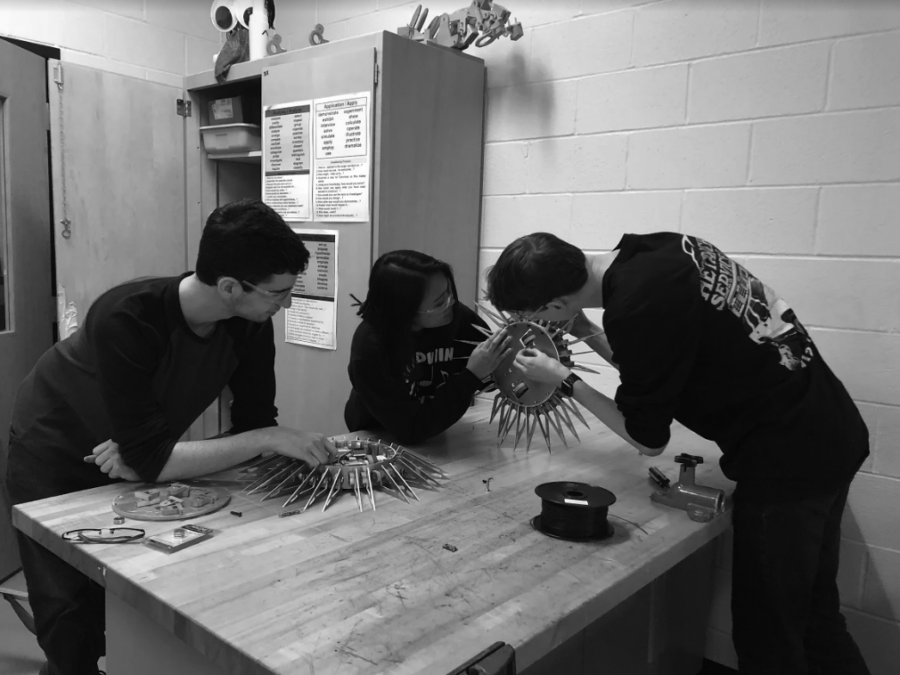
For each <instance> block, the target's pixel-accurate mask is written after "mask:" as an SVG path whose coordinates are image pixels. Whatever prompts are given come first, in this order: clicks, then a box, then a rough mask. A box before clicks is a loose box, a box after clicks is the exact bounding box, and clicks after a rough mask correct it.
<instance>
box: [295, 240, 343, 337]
mask: <svg viewBox="0 0 900 675" xmlns="http://www.w3.org/2000/svg"><path fill="white" fill-rule="evenodd" d="M294 232H296V233H297V234H299V235H300V237H301V239H303V243H304V245H305V246H306V249H307V250H308V251H309V264H308V265H307V266H306V270H305V271H304V272H303V273H302V274H300V275H298V276H297V282H296V283H295V284H294V288H293V289H291V308H290V309H289V310H287V311H286V312H285V319H284V340H285V342H289V343H291V344H295V345H305V346H307V347H318V348H320V349H337V339H336V335H337V292H338V278H337V270H338V232H337V231H336V230H307V229H300V228H294Z"/></svg>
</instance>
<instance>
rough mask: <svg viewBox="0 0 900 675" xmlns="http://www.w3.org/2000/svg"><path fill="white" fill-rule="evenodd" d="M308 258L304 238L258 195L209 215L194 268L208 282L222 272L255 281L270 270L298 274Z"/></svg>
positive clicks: (215, 281) (268, 275) (198, 275)
mask: <svg viewBox="0 0 900 675" xmlns="http://www.w3.org/2000/svg"><path fill="white" fill-rule="evenodd" d="M308 262H309V251H307V250H306V247H305V246H304V245H303V240H302V239H301V238H300V236H299V235H298V234H297V233H296V232H294V231H293V230H291V228H290V227H288V225H287V223H285V222H284V219H283V218H282V217H281V216H279V215H278V214H277V213H276V212H275V211H274V210H273V209H272V208H271V207H269V206H267V205H266V204H264V203H263V202H261V201H260V200H258V199H242V200H240V201H238V202H232V203H230V204H225V205H224V206H220V207H219V208H217V209H216V210H215V211H213V212H212V213H211V214H209V218H207V220H206V227H204V228H203V234H202V235H201V237H200V252H199V253H198V254H197V268H196V272H197V278H198V279H200V281H202V282H203V283H204V284H207V285H209V286H215V285H216V283H217V282H218V281H219V279H220V278H221V277H233V278H234V279H237V280H238V281H247V282H249V283H251V284H257V283H260V282H262V281H265V280H266V279H268V278H269V277H270V276H272V275H273V274H285V273H290V274H299V273H300V272H302V271H303V270H305V269H306V265H307V263H308Z"/></svg>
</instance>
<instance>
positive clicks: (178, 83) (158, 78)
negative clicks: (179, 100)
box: [145, 68, 184, 94]
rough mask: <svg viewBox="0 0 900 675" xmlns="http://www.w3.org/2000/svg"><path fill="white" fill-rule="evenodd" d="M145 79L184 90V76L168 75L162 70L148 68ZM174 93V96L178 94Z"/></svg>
mask: <svg viewBox="0 0 900 675" xmlns="http://www.w3.org/2000/svg"><path fill="white" fill-rule="evenodd" d="M145 79H146V80H148V81H149V82H156V83H158V84H165V85H168V86H170V87H175V88H176V89H184V75H178V74H176V73H166V72H164V71H162V70H153V69H152V68H147V74H146V77H145ZM172 93H173V94H174V93H177V92H172Z"/></svg>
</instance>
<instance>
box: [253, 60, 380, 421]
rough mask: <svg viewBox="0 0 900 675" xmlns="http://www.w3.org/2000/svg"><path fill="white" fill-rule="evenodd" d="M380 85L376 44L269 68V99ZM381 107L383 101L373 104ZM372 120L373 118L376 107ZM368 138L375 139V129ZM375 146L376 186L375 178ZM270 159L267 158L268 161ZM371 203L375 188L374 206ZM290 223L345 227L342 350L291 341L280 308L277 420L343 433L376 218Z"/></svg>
mask: <svg viewBox="0 0 900 675" xmlns="http://www.w3.org/2000/svg"><path fill="white" fill-rule="evenodd" d="M368 91H371V92H373V93H374V91H375V50H374V49H372V48H368V49H361V50H360V51H356V52H350V53H346V54H334V55H329V56H323V57H321V58H310V59H304V60H302V61H297V62H294V63H286V64H283V65H280V66H272V67H270V68H268V69H265V70H263V77H262V104H263V106H270V105H277V104H280V103H291V102H294V101H308V100H310V99H316V98H323V97H326V96H337V95H340V94H356V93H360V92H368ZM374 108H375V109H377V106H374ZM370 117H371V119H370V123H372V124H373V125H374V120H375V118H376V115H375V111H374V110H373V112H372V114H371V116H370ZM371 131H372V130H371V129H370V135H369V138H370V139H372V138H374V134H373V133H371ZM373 154H374V153H372V152H370V168H369V170H370V186H371V183H372V180H371V178H374V177H373V176H372V167H371V157H372V156H373ZM264 164H265V162H264ZM371 210H372V199H371V187H370V194H369V211H370V213H371ZM289 225H291V227H296V228H304V229H327V230H335V231H337V232H338V245H339V250H338V280H339V281H338V295H337V298H336V304H337V307H336V308H335V309H336V314H337V335H336V343H337V349H335V350H329V349H318V348H316V347H306V346H302V345H295V344H289V343H286V342H285V340H284V322H285V313H284V312H279V313H278V314H276V315H275V319H274V321H275V344H276V350H275V372H276V376H277V381H278V395H277V398H276V401H275V402H276V405H277V406H278V413H279V414H278V422H279V424H281V425H283V426H288V427H294V428H297V429H306V430H308V431H320V432H323V433H326V434H337V433H343V432H345V431H346V430H347V427H346V426H345V425H344V403H345V402H346V401H347V397H348V396H349V395H350V380H349V379H348V376H347V363H348V362H349V359H350V341H351V339H352V338H353V332H354V331H355V330H356V326H357V325H358V324H359V318H358V317H357V316H356V308H355V307H352V306H351V303H352V301H351V299H350V294H351V293H352V294H353V295H355V296H356V297H357V298H360V299H362V298H365V296H366V290H367V288H368V282H369V269H370V268H371V267H372V262H373V261H372V223H371V222H366V223H316V222H303V223H297V222H290V221H289Z"/></svg>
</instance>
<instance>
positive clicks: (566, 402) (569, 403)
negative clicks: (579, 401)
mask: <svg viewBox="0 0 900 675" xmlns="http://www.w3.org/2000/svg"><path fill="white" fill-rule="evenodd" d="M559 400H560V401H561V402H562V404H563V405H564V406H566V407H567V408H568V409H569V410H571V411H572V412H573V413H574V414H575V417H577V418H578V419H579V420H581V423H582V424H583V425H584V426H586V427H587V428H588V429H590V428H591V427H590V426H589V425H588V423H587V422H586V421H585V419H584V417H583V416H582V415H581V411H580V410H578V406H576V405H575V403H574V402H573V401H570V400H568V398H566V397H560V399H559Z"/></svg>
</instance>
